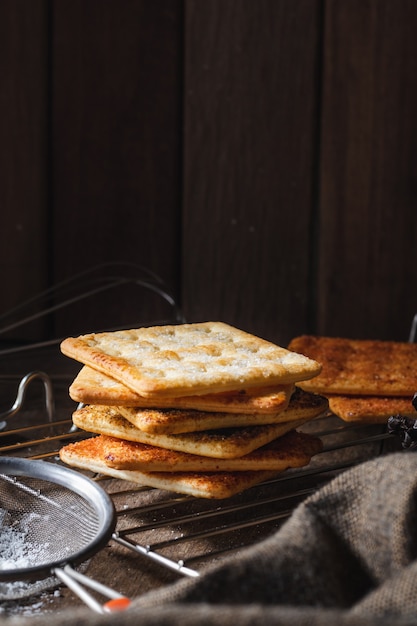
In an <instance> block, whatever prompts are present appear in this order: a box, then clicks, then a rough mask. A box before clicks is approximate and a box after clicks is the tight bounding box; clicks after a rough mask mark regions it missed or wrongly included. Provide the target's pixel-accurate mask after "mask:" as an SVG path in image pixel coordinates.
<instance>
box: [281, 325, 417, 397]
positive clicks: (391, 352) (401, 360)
mask: <svg viewBox="0 0 417 626" xmlns="http://www.w3.org/2000/svg"><path fill="white" fill-rule="evenodd" d="M289 349H290V350H295V351H297V352H300V353H301V354H305V355H306V356H308V357H309V358H311V359H314V360H316V361H318V362H319V363H320V364H321V366H322V371H321V373H320V374H319V375H318V376H316V377H315V378H314V379H312V380H309V381H304V382H300V383H299V386H300V387H302V389H305V390H306V391H312V392H316V393H321V394H323V395H328V394H336V395H350V394H352V395H365V396H410V395H413V393H414V391H416V390H417V389H416V387H417V344H413V343H406V342H394V341H378V340H372V339H371V340H366V339H362V340H361V339H346V338H340V337H318V336H312V335H302V336H300V337H296V338H295V339H293V340H292V341H291V342H290V344H289Z"/></svg>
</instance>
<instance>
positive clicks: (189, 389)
mask: <svg viewBox="0 0 417 626" xmlns="http://www.w3.org/2000/svg"><path fill="white" fill-rule="evenodd" d="M61 351H62V352H63V354H65V355H66V356H69V357H71V358H74V359H75V360H77V361H80V362H81V363H83V364H84V365H89V366H91V367H93V368H94V369H97V370H99V371H101V372H103V373H104V374H107V375H108V376H110V377H111V378H115V379H116V380H119V381H120V382H122V383H123V384H124V385H126V386H127V387H129V388H130V389H132V390H133V391H135V392H136V393H139V394H140V395H143V396H147V397H150V398H152V397H155V395H165V396H171V397H179V396H187V395H196V394H198V395H199V394H204V393H218V392H221V391H228V390H232V389H245V388H250V387H261V386H266V385H268V386H270V385H275V384H290V383H294V382H296V381H299V380H305V379H308V378H311V377H312V376H316V375H317V374H318V373H319V371H320V369H321V368H320V366H319V364H318V363H317V362H315V361H313V360H312V359H309V358H308V357H305V356H303V355H300V354H296V353H294V352H292V351H289V350H287V349H285V348H281V347H279V346H276V345H275V344H273V343H270V342H269V341H266V340H264V339H260V338H259V337H256V336H254V335H251V334H249V333H246V332H244V331H242V330H239V329H237V328H234V327H233V326H230V325H228V324H225V323H223V322H202V323H197V324H178V325H170V326H153V327H148V328H139V329H132V330H120V331H114V332H104V333H91V334H88V335H82V336H80V337H68V338H67V339H65V340H64V341H63V342H62V343H61Z"/></svg>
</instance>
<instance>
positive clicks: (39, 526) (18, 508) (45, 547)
mask: <svg viewBox="0 0 417 626" xmlns="http://www.w3.org/2000/svg"><path fill="white" fill-rule="evenodd" d="M115 521H116V515H115V511H114V506H113V502H112V500H111V499H110V497H109V496H108V494H107V493H106V492H105V491H104V490H103V489H101V487H100V486H99V485H97V484H96V483H94V481H92V480H90V479H89V478H87V477H85V476H83V475H82V474H80V473H78V472H75V471H73V470H70V469H67V468H64V467H61V466H59V465H57V464H53V463H49V462H46V461H35V460H28V459H23V458H12V457H7V458H2V459H0V599H3V600H9V599H15V598H17V597H19V598H21V597H27V596H29V595H34V594H35V593H39V591H40V590H43V589H45V588H47V587H51V586H54V585H56V584H58V583H59V580H64V581H65V582H66V584H68V586H71V588H72V589H73V590H74V591H75V592H76V593H77V588H78V585H77V583H74V584H72V583H71V582H69V581H68V576H71V573H72V572H73V573H74V578H77V577H78V578H79V577H80V576H82V575H81V574H80V573H79V572H75V570H73V569H72V567H73V566H79V565H80V564H84V563H86V562H87V561H88V559H89V558H91V557H92V556H93V555H94V554H95V553H96V552H98V551H99V550H100V549H101V548H103V547H104V546H105V545H106V544H107V542H108V541H109V539H110V538H111V536H112V534H113V532H114V528H115ZM58 579H59V580H58ZM84 582H86V580H85V577H84ZM87 584H88V583H87ZM89 586H91V587H92V588H96V590H97V589H98V588H99V587H100V590H103V589H104V586H102V585H100V584H99V583H95V582H93V581H92V582H91V583H90V584H89ZM105 589H108V588H105ZM109 591H110V595H109V594H108V595H109V597H112V598H120V595H119V594H117V593H112V592H111V590H109ZM78 595H80V594H78ZM82 599H83V600H84V601H87V599H86V598H85V597H83V598H82ZM87 603H89V601H87ZM90 605H91V606H92V608H97V606H96V603H95V602H94V601H93V600H92V601H91V604H90ZM100 606H101V605H100ZM99 610H100V609H99ZM100 612H102V611H101V610H100Z"/></svg>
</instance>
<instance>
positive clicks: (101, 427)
mask: <svg viewBox="0 0 417 626" xmlns="http://www.w3.org/2000/svg"><path fill="white" fill-rule="evenodd" d="M72 421H73V423H74V424H75V425H76V426H77V427H78V428H81V429H82V430H85V431H87V432H91V433H94V434H97V435H108V436H110V437H116V438H119V439H127V440H128V441H138V442H139V443H147V444H150V445H153V446H156V447H159V448H167V449H168V450H177V451H179V452H188V453H189V454H198V455H201V456H209V457H214V458H223V459H225V458H234V457H239V456H243V455H245V454H249V452H252V450H255V449H256V448H259V447H260V446H263V445H265V444H267V443H269V442H270V441H272V440H273V439H276V438H277V437H280V436H282V435H284V434H285V433H287V432H288V431H290V430H292V429H293V428H297V427H298V426H301V425H302V424H304V423H305V422H306V421H307V418H304V419H299V420H298V421H291V422H282V423H278V424H265V425H262V426H246V427H245V426H242V427H240V428H222V429H218V430H204V431H201V432H192V433H179V434H175V435H164V434H158V435H154V434H151V433H145V432H144V431H142V430H140V429H139V428H136V426H134V425H133V424H131V423H130V422H129V421H128V420H127V419H125V418H124V417H123V416H122V415H121V414H120V413H119V412H118V411H117V409H115V407H106V406H87V407H83V408H82V409H77V410H76V411H75V412H74V413H73V416H72Z"/></svg>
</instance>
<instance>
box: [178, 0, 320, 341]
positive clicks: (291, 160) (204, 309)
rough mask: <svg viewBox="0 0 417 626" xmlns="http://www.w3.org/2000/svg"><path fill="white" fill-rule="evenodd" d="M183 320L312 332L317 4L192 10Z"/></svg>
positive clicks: (270, 2)
mask: <svg viewBox="0 0 417 626" xmlns="http://www.w3.org/2000/svg"><path fill="white" fill-rule="evenodd" d="M185 7H186V10H185V16H186V21H185V54H186V57H185V89H184V96H185V116H184V119H185V138H184V223H183V275H182V280H183V283H182V292H183V298H184V310H185V313H186V316H187V318H189V319H192V320H200V319H202V318H211V319H223V320H224V321H228V322H229V323H232V324H234V325H237V326H240V327H241V328H244V329H245V330H248V331H250V332H255V333H256V334H259V335H261V336H265V337H266V338H268V339H271V340H276V341H280V342H285V341H287V340H288V339H289V338H290V337H291V335H292V334H293V333H294V332H295V331H296V329H300V328H306V327H308V326H309V319H308V314H309V302H308V283H309V278H310V276H309V266H310V254H311V236H310V225H311V220H312V213H313V175H314V150H315V142H314V140H315V132H316V118H317V110H316V104H317V69H318V68H317V61H318V58H317V51H318V36H319V3H318V2H314V1H313V2H311V1H310V0H308V1H303V0H301V1H298V2H293V1H292V0H289V1H286V0H281V1H280V2H276V1H275V0H260V1H258V2H250V1H245V0H244V1H241V0H229V1H227V2H222V1H221V0H212V1H211V2H202V1H199V0H187V1H186V3H185Z"/></svg>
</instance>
